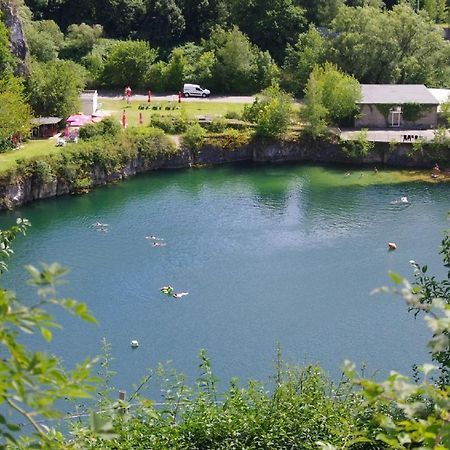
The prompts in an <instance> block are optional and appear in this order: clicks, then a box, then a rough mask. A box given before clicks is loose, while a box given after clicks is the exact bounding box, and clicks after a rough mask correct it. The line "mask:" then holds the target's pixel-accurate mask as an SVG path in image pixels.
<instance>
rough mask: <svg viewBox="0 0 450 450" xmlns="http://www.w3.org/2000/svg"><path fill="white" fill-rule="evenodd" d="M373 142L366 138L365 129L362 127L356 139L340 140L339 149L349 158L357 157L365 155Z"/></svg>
mask: <svg viewBox="0 0 450 450" xmlns="http://www.w3.org/2000/svg"><path fill="white" fill-rule="evenodd" d="M374 145H375V144H374V143H373V142H371V141H368V140H367V129H364V128H363V129H362V130H361V131H360V132H359V133H358V137H357V138H356V139H347V140H341V141H340V146H341V150H342V152H343V153H344V155H345V156H347V157H348V158H351V159H359V158H364V157H365V156H367V155H368V154H369V153H370V151H371V150H372V149H373V147H374Z"/></svg>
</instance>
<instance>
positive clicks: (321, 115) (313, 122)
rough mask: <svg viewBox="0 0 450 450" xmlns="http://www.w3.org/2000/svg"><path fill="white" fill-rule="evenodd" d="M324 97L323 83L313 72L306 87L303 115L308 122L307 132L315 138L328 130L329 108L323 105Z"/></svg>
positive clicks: (306, 125)
mask: <svg viewBox="0 0 450 450" xmlns="http://www.w3.org/2000/svg"><path fill="white" fill-rule="evenodd" d="M322 99H323V88H322V85H321V83H320V80H319V79H318V77H317V76H316V75H315V74H314V72H312V73H311V75H310V77H309V79H308V83H307V84H306V87H305V101H304V107H303V109H302V110H301V117H302V119H303V120H304V121H305V122H306V123H305V125H304V129H305V132H306V133H307V134H308V135H309V136H311V137H312V138H313V139H317V138H320V137H322V136H324V135H325V134H326V133H327V130H328V110H327V108H325V106H324V105H323V100H322Z"/></svg>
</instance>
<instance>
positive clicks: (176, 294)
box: [172, 292, 189, 299]
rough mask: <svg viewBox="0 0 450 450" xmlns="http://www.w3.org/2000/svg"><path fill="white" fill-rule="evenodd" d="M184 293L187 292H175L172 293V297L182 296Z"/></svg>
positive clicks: (178, 297)
mask: <svg viewBox="0 0 450 450" xmlns="http://www.w3.org/2000/svg"><path fill="white" fill-rule="evenodd" d="M185 295H189V292H175V294H172V297H173V298H175V299H180V298H183V297H184V296H185Z"/></svg>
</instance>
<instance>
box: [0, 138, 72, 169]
mask: <svg viewBox="0 0 450 450" xmlns="http://www.w3.org/2000/svg"><path fill="white" fill-rule="evenodd" d="M71 145H75V144H68V145H67V146H66V147H56V140H55V139H39V140H31V141H27V142H25V143H24V144H23V146H21V147H20V148H18V149H16V150H11V151H9V152H6V153H0V173H2V172H5V171H7V170H9V169H13V168H14V167H15V166H16V161H17V160H18V159H28V158H35V157H39V156H47V155H50V154H52V153H60V152H63V151H65V150H66V149H67V148H68V147H70V146H71Z"/></svg>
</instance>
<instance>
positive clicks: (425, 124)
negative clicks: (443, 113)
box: [355, 105, 438, 128]
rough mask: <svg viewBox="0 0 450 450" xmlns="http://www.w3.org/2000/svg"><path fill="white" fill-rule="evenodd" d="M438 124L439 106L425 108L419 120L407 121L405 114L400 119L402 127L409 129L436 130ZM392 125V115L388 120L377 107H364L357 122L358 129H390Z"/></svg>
mask: <svg viewBox="0 0 450 450" xmlns="http://www.w3.org/2000/svg"><path fill="white" fill-rule="evenodd" d="M437 123H438V115H437V105H436V106H435V105H429V106H424V111H423V114H422V116H421V117H420V118H418V119H417V120H414V121H408V120H405V118H404V117H403V114H402V115H401V119H400V127H407V128H414V127H417V128H434V127H436V126H437ZM390 124H391V114H389V115H388V117H387V118H386V117H385V116H384V115H383V114H382V113H381V112H380V110H379V109H378V108H377V105H362V106H361V116H360V117H359V118H358V119H356V120H355V127H356V128H388V127H390Z"/></svg>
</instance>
